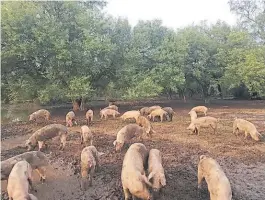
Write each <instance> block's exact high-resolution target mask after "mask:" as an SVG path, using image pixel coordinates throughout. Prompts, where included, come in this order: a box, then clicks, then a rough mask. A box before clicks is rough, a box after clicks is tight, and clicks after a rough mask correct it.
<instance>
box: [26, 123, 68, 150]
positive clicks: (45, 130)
mask: <svg viewBox="0 0 265 200" xmlns="http://www.w3.org/2000/svg"><path fill="white" fill-rule="evenodd" d="M67 133H68V130H67V127H66V126H64V125H61V124H50V125H47V126H44V127H42V128H40V129H39V130H37V131H35V132H34V133H33V134H32V136H30V138H29V139H28V140H27V141H26V146H27V147H28V151H31V150H33V149H34V148H35V147H36V146H37V143H38V145H39V151H40V150H41V149H42V147H43V145H44V144H45V142H46V140H49V139H52V138H54V137H56V136H59V137H60V141H61V144H60V148H59V149H60V150H64V147H65V144H66V137H67Z"/></svg>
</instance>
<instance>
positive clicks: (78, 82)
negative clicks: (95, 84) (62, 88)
mask: <svg viewBox="0 0 265 200" xmlns="http://www.w3.org/2000/svg"><path fill="white" fill-rule="evenodd" d="M89 79H90V78H89V77H85V76H82V77H73V79H72V80H70V82H69V86H68V88H67V90H66V97H68V98H69V99H71V100H75V99H77V98H79V97H88V98H89V97H90V98H91V97H92V96H93V91H94V90H93V89H92V87H91V84H90V80H89Z"/></svg>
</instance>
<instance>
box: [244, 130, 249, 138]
mask: <svg viewBox="0 0 265 200" xmlns="http://www.w3.org/2000/svg"><path fill="white" fill-rule="evenodd" d="M247 137H248V132H247V131H245V137H244V139H247Z"/></svg>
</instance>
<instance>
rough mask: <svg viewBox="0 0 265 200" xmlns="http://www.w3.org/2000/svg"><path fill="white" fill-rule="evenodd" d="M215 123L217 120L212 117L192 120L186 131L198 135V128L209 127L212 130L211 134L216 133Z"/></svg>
mask: <svg viewBox="0 0 265 200" xmlns="http://www.w3.org/2000/svg"><path fill="white" fill-rule="evenodd" d="M217 122H218V120H217V119H216V118H214V117H209V116H207V117H200V118H197V119H194V120H193V121H192V122H191V123H190V125H189V127H188V128H187V129H188V130H191V131H192V132H193V133H197V134H198V135H199V133H200V128H201V127H202V128H207V127H211V128H212V129H213V131H214V132H213V133H214V134H215V133H216V129H217Z"/></svg>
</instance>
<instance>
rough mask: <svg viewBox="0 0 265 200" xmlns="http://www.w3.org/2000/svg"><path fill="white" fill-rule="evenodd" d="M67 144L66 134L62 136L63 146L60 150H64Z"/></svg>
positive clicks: (61, 145)
mask: <svg viewBox="0 0 265 200" xmlns="http://www.w3.org/2000/svg"><path fill="white" fill-rule="evenodd" d="M65 144H66V134H62V135H61V144H60V147H59V150H64V148H65Z"/></svg>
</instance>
